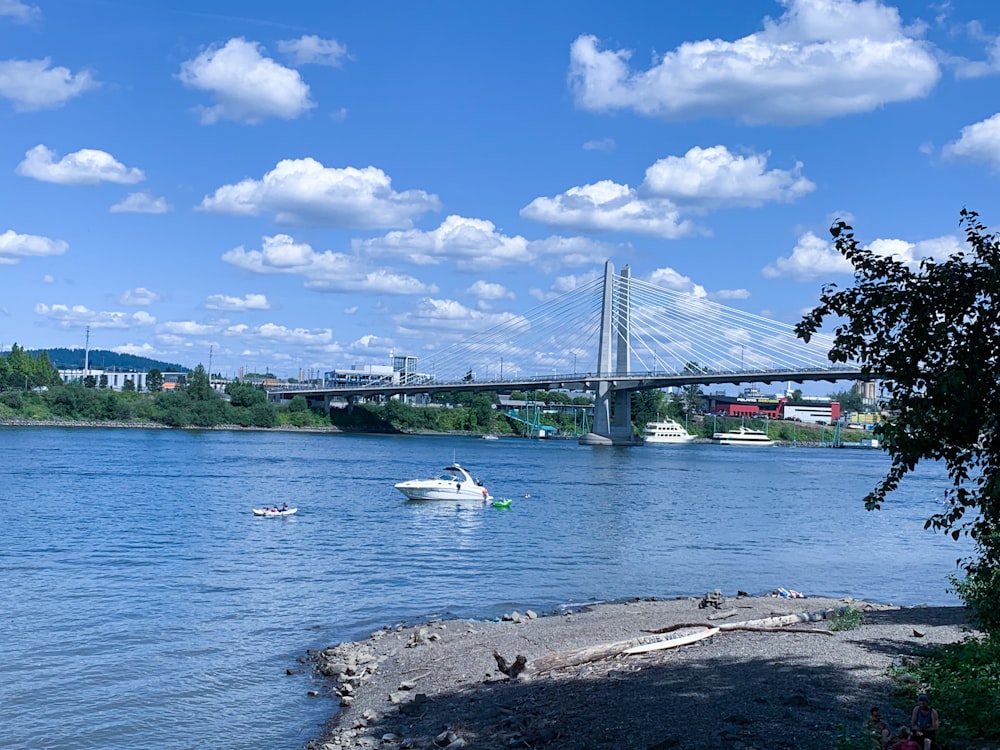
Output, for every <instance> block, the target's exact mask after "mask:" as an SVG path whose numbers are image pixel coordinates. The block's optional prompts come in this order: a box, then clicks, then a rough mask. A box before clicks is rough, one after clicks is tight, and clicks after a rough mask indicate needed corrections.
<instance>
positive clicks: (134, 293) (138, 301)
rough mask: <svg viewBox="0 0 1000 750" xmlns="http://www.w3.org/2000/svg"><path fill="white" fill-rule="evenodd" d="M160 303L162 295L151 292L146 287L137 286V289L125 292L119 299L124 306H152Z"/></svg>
mask: <svg viewBox="0 0 1000 750" xmlns="http://www.w3.org/2000/svg"><path fill="white" fill-rule="evenodd" d="M159 301H160V295H158V294H157V293H156V292H153V291H150V290H149V289H147V288H146V287H144V286H137V287H136V288H135V289H129V290H127V291H125V292H124V293H123V294H122V296H121V297H120V298H119V299H118V302H119V303H121V304H123V305H151V304H153V303H154V302H159Z"/></svg>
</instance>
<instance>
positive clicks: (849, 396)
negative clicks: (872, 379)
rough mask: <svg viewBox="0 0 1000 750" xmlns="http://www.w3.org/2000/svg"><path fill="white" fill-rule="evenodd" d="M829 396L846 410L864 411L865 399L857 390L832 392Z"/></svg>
mask: <svg viewBox="0 0 1000 750" xmlns="http://www.w3.org/2000/svg"><path fill="white" fill-rule="evenodd" d="M829 397H830V400H831V401H836V402H837V403H838V404H840V408H841V409H843V410H844V411H852V412H859V411H864V406H865V404H864V400H863V399H862V398H861V394H860V393H858V392H857V391H837V392H836V393H831V394H830V396H829ZM795 400H797V399H795Z"/></svg>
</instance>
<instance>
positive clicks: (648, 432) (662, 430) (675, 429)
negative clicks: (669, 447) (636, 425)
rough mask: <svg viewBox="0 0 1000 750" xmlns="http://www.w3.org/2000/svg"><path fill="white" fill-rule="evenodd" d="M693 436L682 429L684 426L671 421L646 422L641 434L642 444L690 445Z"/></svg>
mask: <svg viewBox="0 0 1000 750" xmlns="http://www.w3.org/2000/svg"><path fill="white" fill-rule="evenodd" d="M692 440H694V435H692V434H691V433H689V432H688V431H687V430H685V429H684V426H683V425H682V424H680V423H679V422H675V421H674V420H672V419H665V420H663V421H661V422H646V429H645V431H644V432H643V436H642V441H643V442H644V443H690V442H691V441H692Z"/></svg>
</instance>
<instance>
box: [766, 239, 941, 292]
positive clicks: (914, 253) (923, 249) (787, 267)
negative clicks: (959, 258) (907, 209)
mask: <svg viewBox="0 0 1000 750" xmlns="http://www.w3.org/2000/svg"><path fill="white" fill-rule="evenodd" d="M863 247H865V248H866V249H868V250H870V251H871V252H873V253H875V254H876V255H882V256H886V257H892V258H894V259H896V260H897V261H899V262H901V263H905V264H906V265H908V266H910V267H916V266H917V265H918V264H919V263H920V261H921V259H923V258H930V257H933V258H937V259H940V260H943V259H944V258H946V257H947V256H949V255H951V254H953V253H955V252H958V251H959V250H960V249H961V243H960V242H959V240H958V238H957V237H954V236H951V235H946V236H944V237H936V238H933V239H929V240H921V241H920V242H916V243H913V242H907V241H906V240H898V239H876V240H872V242H871V243H869V244H868V245H863ZM761 273H762V274H763V275H764V276H765V277H767V278H770V279H777V278H791V279H794V280H796V281H813V280H816V279H822V278H827V277H829V276H833V275H838V274H852V273H854V266H853V265H851V263H850V261H848V260H847V259H846V258H845V257H844V256H843V255H841V254H840V253H839V252H838V251H837V249H836V247H835V246H834V244H833V242H828V241H826V240H823V239H820V238H819V237H817V236H816V235H815V234H813V233H812V232H806V233H805V234H804V235H802V236H801V237H800V238H799V241H798V243H796V245H795V248H794V249H793V250H792V254H791V255H790V256H788V257H787V258H778V259H776V260H775V261H774V262H773V263H770V264H768V265H767V266H765V267H764V268H763V269H761Z"/></svg>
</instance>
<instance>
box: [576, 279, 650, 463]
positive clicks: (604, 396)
mask: <svg viewBox="0 0 1000 750" xmlns="http://www.w3.org/2000/svg"><path fill="white" fill-rule="evenodd" d="M614 273H615V269H614V266H613V265H612V264H611V261H610V260H609V261H608V262H607V263H605V264H604V298H603V303H602V305H601V332H600V337H599V339H598V341H599V344H598V354H597V373H598V377H599V378H600V379H599V380H598V382H597V390H596V392H595V393H594V425H593V431H592V432H588V433H587V434H586V435H584V436H583V437H581V438H580V445H637V444H638V443H639V442H640V441H639V440H638V439H637V438H636V437H635V435H633V434H632V396H631V393H629V392H628V391H615V390H614V386H613V383H614V377H615V375H625V374H627V373H628V371H629V354H630V353H631V346H632V342H631V334H630V331H629V305H630V300H629V291H630V286H629V278H631V271H630V270H629V267H628V266H625V267H624V268H622V272H621V278H622V284H621V293H620V294H619V295H618V296H617V305H618V326H617V328H615V327H614V326H613V321H614V315H613V312H614V305H615V294H614V281H615V280H614ZM612 343H614V344H615V348H616V354H617V356H616V359H615V369H614V370H613V371H612V369H611V349H612ZM612 399H614V407H615V408H614V421H613V422H612V415H611V404H612Z"/></svg>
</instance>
